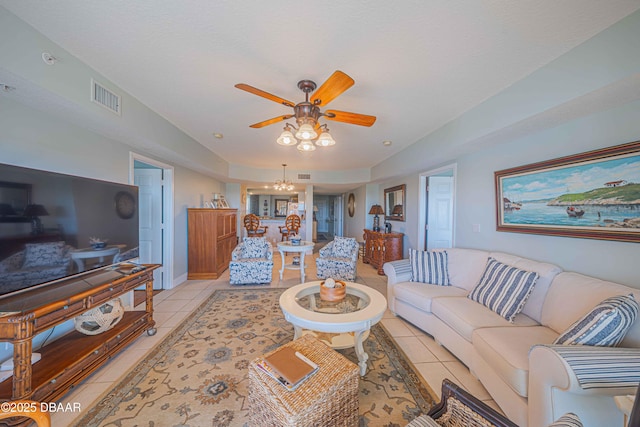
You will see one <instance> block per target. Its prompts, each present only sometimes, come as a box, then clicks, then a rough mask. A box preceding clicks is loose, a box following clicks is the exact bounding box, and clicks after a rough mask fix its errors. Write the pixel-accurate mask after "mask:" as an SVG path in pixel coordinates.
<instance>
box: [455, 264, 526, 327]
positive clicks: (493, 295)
mask: <svg viewBox="0 0 640 427" xmlns="http://www.w3.org/2000/svg"><path fill="white" fill-rule="evenodd" d="M536 280H538V273H536V272H533V271H525V270H520V269H519V268H516V267H512V266H510V265H507V264H503V263H501V262H499V261H496V260H495V259H494V258H489V261H488V262H487V266H486V267H485V269H484V273H482V277H481V278H480V282H479V283H478V284H477V285H476V287H475V288H474V289H473V291H471V293H470V294H469V296H468V297H469V298H470V299H472V300H473V301H476V302H479V303H480V304H482V305H484V306H485V307H487V308H488V309H489V310H491V311H494V312H496V313H498V314H499V315H500V316H502V317H504V318H505V319H507V320H508V321H509V322H513V318H514V317H516V315H517V314H518V313H520V311H522V308H523V307H524V303H525V302H527V298H529V295H530V294H531V291H532V290H533V286H534V285H535V283H536Z"/></svg>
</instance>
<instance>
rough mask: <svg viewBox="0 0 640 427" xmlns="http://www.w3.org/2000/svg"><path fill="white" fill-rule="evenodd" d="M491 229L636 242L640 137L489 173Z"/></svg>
mask: <svg viewBox="0 0 640 427" xmlns="http://www.w3.org/2000/svg"><path fill="white" fill-rule="evenodd" d="M495 185H496V208H497V209H496V212H497V230H498V231H508V232H515V233H533V234H548V235H555V236H566V237H579V238H587V239H605V240H620V241H627V242H640V141H636V142H631V143H628V144H623V145H617V146H614V147H609V148H604V149H600V150H595V151H589V152H586V153H581V154H576V155H572V156H567V157H562V158H558V159H553V160H547V161H544V162H539V163H534V164H529V165H524V166H519V167H515V168H511V169H505V170H501V171H497V172H495Z"/></svg>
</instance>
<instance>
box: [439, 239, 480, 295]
mask: <svg viewBox="0 0 640 427" xmlns="http://www.w3.org/2000/svg"><path fill="white" fill-rule="evenodd" d="M446 251H447V259H448V261H449V283H450V284H451V285H452V286H457V287H459V288H464V289H466V290H467V291H471V290H472V289H473V288H474V287H475V286H476V285H477V284H478V282H479V281H480V277H482V272H483V271H484V268H485V266H486V265H487V259H488V258H489V252H486V251H481V250H478V249H460V248H448V249H446Z"/></svg>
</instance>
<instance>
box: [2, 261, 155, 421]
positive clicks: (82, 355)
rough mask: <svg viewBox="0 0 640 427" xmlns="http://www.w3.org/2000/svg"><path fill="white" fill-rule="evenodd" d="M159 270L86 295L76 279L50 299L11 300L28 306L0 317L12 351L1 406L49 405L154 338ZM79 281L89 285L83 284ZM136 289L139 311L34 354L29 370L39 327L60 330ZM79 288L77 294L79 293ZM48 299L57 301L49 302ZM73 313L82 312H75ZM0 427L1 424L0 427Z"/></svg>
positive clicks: (9, 302)
mask: <svg viewBox="0 0 640 427" xmlns="http://www.w3.org/2000/svg"><path fill="white" fill-rule="evenodd" d="M158 267H159V265H157V264H149V265H146V269H145V270H143V271H141V272H138V273H134V274H129V275H123V276H122V277H118V278H116V279H114V280H110V281H108V282H106V283H97V284H92V286H90V287H89V289H88V290H87V286H81V285H82V283H80V282H79V279H74V280H73V281H69V282H68V283H64V282H63V283H61V284H55V288H52V289H53V290H52V291H51V293H46V292H44V293H43V292H40V293H38V292H37V291H33V292H31V293H25V294H22V295H20V296H18V297H15V298H14V297H11V298H14V299H17V300H18V301H22V302H24V301H28V302H31V306H30V307H27V308H24V309H23V310H21V311H19V312H17V311H16V312H15V313H12V314H9V315H6V316H4V317H2V316H0V342H10V343H13V345H14V355H13V361H14V372H13V373H14V375H13V376H11V377H9V378H7V379H6V380H4V381H3V382H1V383H0V401H6V400H17V399H30V400H35V401H38V402H53V401H55V400H57V399H58V398H60V397H61V396H63V395H64V394H66V393H67V392H68V391H69V390H71V389H72V388H73V387H75V386H76V385H78V384H79V383H80V382H81V381H82V380H83V379H85V378H86V377H87V376H89V375H90V374H91V373H92V372H94V371H96V370H97V369H98V368H100V367H101V366H102V365H104V363H106V362H107V361H108V360H109V359H111V358H112V357H114V356H115V355H116V354H117V353H118V352H119V351H120V350H122V349H123V348H124V347H126V346H127V345H128V344H129V343H131V342H132V341H133V340H135V339H136V338H137V337H139V336H140V335H142V334H143V333H144V332H145V331H146V332H147V333H148V334H149V335H153V334H155V328H154V325H155V322H154V320H153V270H155V269H156V268H158ZM82 280H84V282H86V283H89V280H88V279H82ZM141 285H144V286H145V288H146V295H147V299H146V306H145V308H144V310H139V311H126V312H125V313H124V315H123V317H122V319H121V320H120V322H118V323H117V324H116V325H115V326H114V327H113V328H111V329H110V330H108V331H106V332H103V333H101V334H98V335H85V334H83V333H80V332H78V331H71V332H69V333H67V334H65V335H63V336H61V337H60V338H58V339H56V340H55V341H53V342H51V343H49V344H47V345H46V346H44V347H42V348H41V349H39V350H37V351H38V352H39V353H40V354H41V356H42V357H41V359H40V360H39V361H38V362H36V363H34V364H33V365H30V364H29V360H30V358H31V352H32V339H33V338H34V336H35V334H36V333H38V332H41V331H42V329H41V327H43V326H44V325H46V326H47V327H52V326H55V325H59V324H61V323H63V322H65V321H67V320H68V319H70V317H69V314H70V312H73V313H74V314H73V315H77V314H78V313H77V312H78V311H80V312H84V311H87V310H89V309H91V308H95V307H99V306H100V305H101V303H102V302H104V300H105V299H107V296H108V299H112V298H116V297H118V296H120V295H122V294H124V293H126V292H128V291H129V290H131V289H133V288H135V287H137V286H141ZM79 288H80V289H82V290H80V291H79V292H78V289H79ZM52 293H55V295H57V296H58V297H59V299H56V298H52V295H51V294H52ZM11 298H5V299H3V300H0V307H2V304H4V305H5V306H7V307H11V306H12V304H14V305H15V304H16V301H13V300H12V299H11ZM43 301H45V303H44V304H43ZM23 305H24V304H23ZM74 307H82V308H81V309H80V310H76V309H75V308H74ZM7 311H9V310H7ZM39 321H40V323H39ZM38 325H40V326H38ZM15 420H16V422H12V423H11V424H10V425H17V424H20V425H22V424H21V423H22V422H23V420H24V419H15ZM3 422H4V420H3ZM0 425H6V424H3V423H2V422H0Z"/></svg>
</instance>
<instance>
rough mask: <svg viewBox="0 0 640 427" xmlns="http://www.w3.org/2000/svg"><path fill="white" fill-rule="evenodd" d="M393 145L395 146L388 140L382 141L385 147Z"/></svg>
mask: <svg viewBox="0 0 640 427" xmlns="http://www.w3.org/2000/svg"><path fill="white" fill-rule="evenodd" d="M391 144H393V142H392V141H389V140H388V139H387V140H386V141H382V145H384V146H385V147H388V146H390V145H391Z"/></svg>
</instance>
